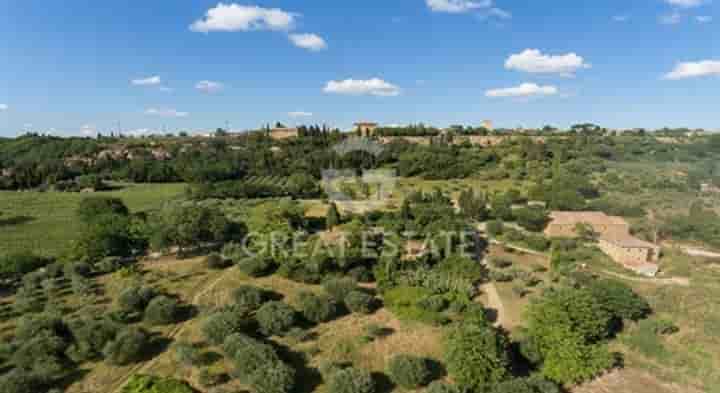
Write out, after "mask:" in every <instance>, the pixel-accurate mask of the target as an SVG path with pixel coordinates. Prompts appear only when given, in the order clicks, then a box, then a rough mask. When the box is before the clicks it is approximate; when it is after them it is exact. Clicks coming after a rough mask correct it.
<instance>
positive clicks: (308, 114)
mask: <svg viewBox="0 0 720 393" xmlns="http://www.w3.org/2000/svg"><path fill="white" fill-rule="evenodd" d="M312 115H313V114H312V113H311V112H303V111H297V112H289V113H288V116H290V117H312Z"/></svg>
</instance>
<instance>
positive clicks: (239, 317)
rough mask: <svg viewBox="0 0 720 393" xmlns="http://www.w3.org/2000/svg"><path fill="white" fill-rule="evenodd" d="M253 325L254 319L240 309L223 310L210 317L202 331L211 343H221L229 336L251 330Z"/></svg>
mask: <svg viewBox="0 0 720 393" xmlns="http://www.w3.org/2000/svg"><path fill="white" fill-rule="evenodd" d="M251 325H252V321H251V320H250V319H249V317H248V316H247V314H244V313H242V312H239V311H238V312H233V311H221V312H217V313H214V314H212V315H210V317H208V319H207V320H206V321H205V323H204V324H203V326H202V331H203V334H204V335H205V338H206V339H207V340H208V341H209V342H210V343H211V344H213V345H220V344H222V343H223V342H224V341H225V339H226V338H227V337H228V336H230V335H232V334H236V333H243V332H245V331H248V330H250V327H251Z"/></svg>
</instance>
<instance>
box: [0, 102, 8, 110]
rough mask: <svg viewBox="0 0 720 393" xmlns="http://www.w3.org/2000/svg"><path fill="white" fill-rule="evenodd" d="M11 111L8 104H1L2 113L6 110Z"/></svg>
mask: <svg viewBox="0 0 720 393" xmlns="http://www.w3.org/2000/svg"><path fill="white" fill-rule="evenodd" d="M8 109H10V107H9V106H7V104H0V112H5V111H6V110H8Z"/></svg>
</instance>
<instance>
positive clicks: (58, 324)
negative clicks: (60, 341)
mask: <svg viewBox="0 0 720 393" xmlns="http://www.w3.org/2000/svg"><path fill="white" fill-rule="evenodd" d="M43 333H46V334H50V335H53V336H59V337H69V332H68V327H67V325H65V322H63V320H62V318H60V317H59V316H57V315H53V314H49V313H41V314H34V315H33V314H29V315H23V316H22V317H20V319H18V321H17V325H16V326H15V341H18V342H23V341H28V340H31V339H32V338H33V337H37V336H38V335H41V334H43Z"/></svg>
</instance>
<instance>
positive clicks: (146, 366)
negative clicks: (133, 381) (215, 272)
mask: <svg viewBox="0 0 720 393" xmlns="http://www.w3.org/2000/svg"><path fill="white" fill-rule="evenodd" d="M231 271H233V269H227V270H225V271H224V272H223V273H222V274H221V275H220V276H218V277H217V278H216V279H215V280H213V281H212V282H211V283H210V285H207V286H205V288H204V289H203V290H201V291H200V292H198V293H197V294H195V296H193V298H192V301H191V304H192V305H193V306H197V305H199V303H200V300H201V299H202V298H203V296H205V295H206V294H207V293H208V292H210V291H212V290H213V289H214V288H215V286H216V285H217V284H218V283H219V282H220V281H222V280H223V279H224V278H225V277H226V276H227V275H228V273H229V272H231ZM188 322H190V320H188V321H185V322H183V323H180V324H178V325H177V326H175V327H174V328H173V329H172V330H171V331H170V333H168V334H167V338H168V339H171V340H172V339H174V338H175V337H177V336H179V335H180V333H182V332H183V331H184V330H185V328H186V327H187V325H188ZM159 357H160V355H158V356H155V357H154V358H152V359H150V360H148V361H146V362H144V363H138V364H136V365H135V366H133V368H132V369H130V370H129V371H128V372H127V373H126V374H125V376H124V377H123V378H122V379H121V380H120V381H118V382H117V383H115V384H114V385H113V387H112V389H110V390H109V391H110V392H112V393H118V392H120V390H121V389H122V388H123V387H124V386H125V384H126V383H127V382H128V380H130V377H132V376H133V375H135V374H142V373H144V372H146V371H148V370H150V368H152V366H154V365H155V362H156V361H157V359H158V358H159Z"/></svg>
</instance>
